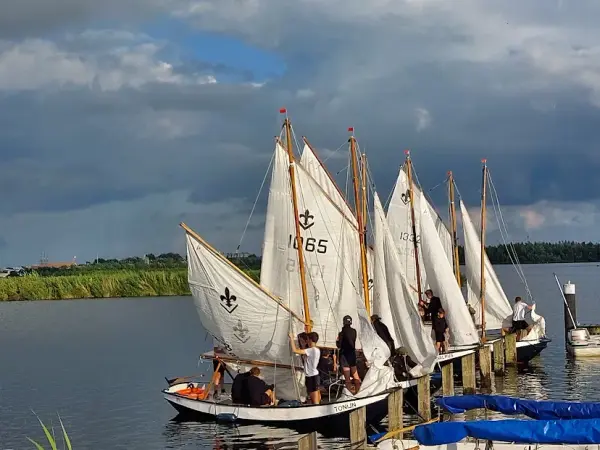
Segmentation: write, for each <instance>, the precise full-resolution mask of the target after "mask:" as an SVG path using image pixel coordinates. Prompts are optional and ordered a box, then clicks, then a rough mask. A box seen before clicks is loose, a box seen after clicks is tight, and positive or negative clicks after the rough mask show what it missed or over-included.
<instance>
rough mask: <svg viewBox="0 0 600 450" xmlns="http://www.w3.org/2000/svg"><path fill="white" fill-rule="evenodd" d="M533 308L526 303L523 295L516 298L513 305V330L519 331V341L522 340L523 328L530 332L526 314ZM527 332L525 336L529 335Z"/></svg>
mask: <svg viewBox="0 0 600 450" xmlns="http://www.w3.org/2000/svg"><path fill="white" fill-rule="evenodd" d="M530 309H533V307H532V306H529V305H528V304H527V303H525V302H524V301H523V300H522V299H521V297H516V298H515V304H514V306H513V328H512V329H513V332H515V333H517V341H520V340H521V337H522V333H523V330H526V331H527V333H529V329H528V328H529V325H528V324H527V321H526V320H525V315H526V314H527V311H528V310H530ZM527 333H526V334H525V336H527Z"/></svg>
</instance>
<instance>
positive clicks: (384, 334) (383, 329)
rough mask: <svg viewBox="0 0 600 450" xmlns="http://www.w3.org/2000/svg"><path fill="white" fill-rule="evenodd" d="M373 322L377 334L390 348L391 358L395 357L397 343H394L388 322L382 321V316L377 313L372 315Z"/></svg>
mask: <svg viewBox="0 0 600 450" xmlns="http://www.w3.org/2000/svg"><path fill="white" fill-rule="evenodd" d="M371 323H372V324H373V328H375V332H376V333H377V335H378V336H379V337H380V338H381V339H382V340H383V342H385V343H386V344H387V346H388V347H389V348H390V358H393V357H394V355H395V353H396V345H395V343H394V338H393V337H392V335H391V334H390V330H389V329H388V327H387V326H386V324H385V323H383V322H382V321H381V317H379V316H378V315H377V314H373V315H372V316H371Z"/></svg>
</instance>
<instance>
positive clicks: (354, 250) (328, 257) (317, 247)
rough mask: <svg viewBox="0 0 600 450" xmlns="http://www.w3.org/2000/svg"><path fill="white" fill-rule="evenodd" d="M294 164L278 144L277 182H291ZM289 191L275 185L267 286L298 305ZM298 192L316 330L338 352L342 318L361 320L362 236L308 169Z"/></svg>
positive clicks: (265, 263) (264, 274)
mask: <svg viewBox="0 0 600 450" xmlns="http://www.w3.org/2000/svg"><path fill="white" fill-rule="evenodd" d="M288 164H289V163H288V156H287V153H286V151H285V150H284V149H283V147H281V145H279V144H277V145H276V149H275V162H274V165H273V175H272V177H273V180H274V181H276V180H281V179H285V178H286V172H287V166H288ZM288 180H289V177H288ZM287 186H289V181H288V183H287ZM289 189H290V188H289V187H286V183H285V182H283V183H278V182H274V183H272V185H271V191H270V193H269V205H268V209H267V226H266V228H265V241H264V248H263V259H262V267H261V285H263V286H264V287H265V288H267V289H268V290H269V291H270V292H273V293H274V294H275V295H277V296H280V297H282V298H285V299H290V300H289V301H290V305H293V303H294V301H298V300H294V299H301V298H302V289H301V285H300V283H299V267H298V256H297V245H298V243H297V242H296V236H295V233H294V231H293V230H294V218H293V214H291V206H290V200H289V199H290V193H289ZM296 192H297V197H298V210H299V216H300V217H299V218H298V220H299V222H300V227H301V238H302V239H301V241H302V242H301V243H300V244H301V245H302V246H303V249H304V259H305V268H306V274H307V288H308V297H309V301H310V311H311V320H312V321H313V327H314V328H313V329H314V331H316V332H317V333H319V344H320V345H322V346H326V347H335V342H336V339H337V335H338V332H339V330H340V328H341V323H342V318H343V317H344V316H345V315H350V316H353V317H356V313H357V311H356V304H357V301H356V299H357V298H359V299H360V298H361V295H360V285H359V284H358V283H359V279H358V277H357V274H358V273H359V272H360V269H359V267H360V243H359V238H358V232H357V229H356V227H355V226H354V220H353V217H352V216H349V215H348V214H347V213H345V212H344V210H343V209H341V208H339V207H338V205H337V204H336V203H339V202H335V201H334V200H332V199H331V197H330V196H329V195H328V194H327V193H326V192H325V190H324V189H323V188H322V187H321V186H320V184H319V182H317V181H316V180H315V178H313V177H312V176H311V175H310V174H309V173H308V171H307V170H306V169H305V168H304V167H303V165H302V164H296ZM282 269H285V270H282ZM361 301H362V300H361Z"/></svg>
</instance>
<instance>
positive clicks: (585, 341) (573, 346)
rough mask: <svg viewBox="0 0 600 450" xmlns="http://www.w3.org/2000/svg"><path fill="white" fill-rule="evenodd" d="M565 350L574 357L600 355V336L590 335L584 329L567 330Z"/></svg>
mask: <svg viewBox="0 0 600 450" xmlns="http://www.w3.org/2000/svg"><path fill="white" fill-rule="evenodd" d="M567 352H569V354H571V355H572V356H576V357H588V358H593V357H595V356H600V336H599V335H591V334H590V333H589V332H588V330H586V329H581V328H579V329H573V330H569V333H568V335H567Z"/></svg>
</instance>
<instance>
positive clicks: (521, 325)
mask: <svg viewBox="0 0 600 450" xmlns="http://www.w3.org/2000/svg"><path fill="white" fill-rule="evenodd" d="M528 327H529V325H527V322H526V321H524V320H514V321H513V331H519V330H526V329H527V328H528Z"/></svg>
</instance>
